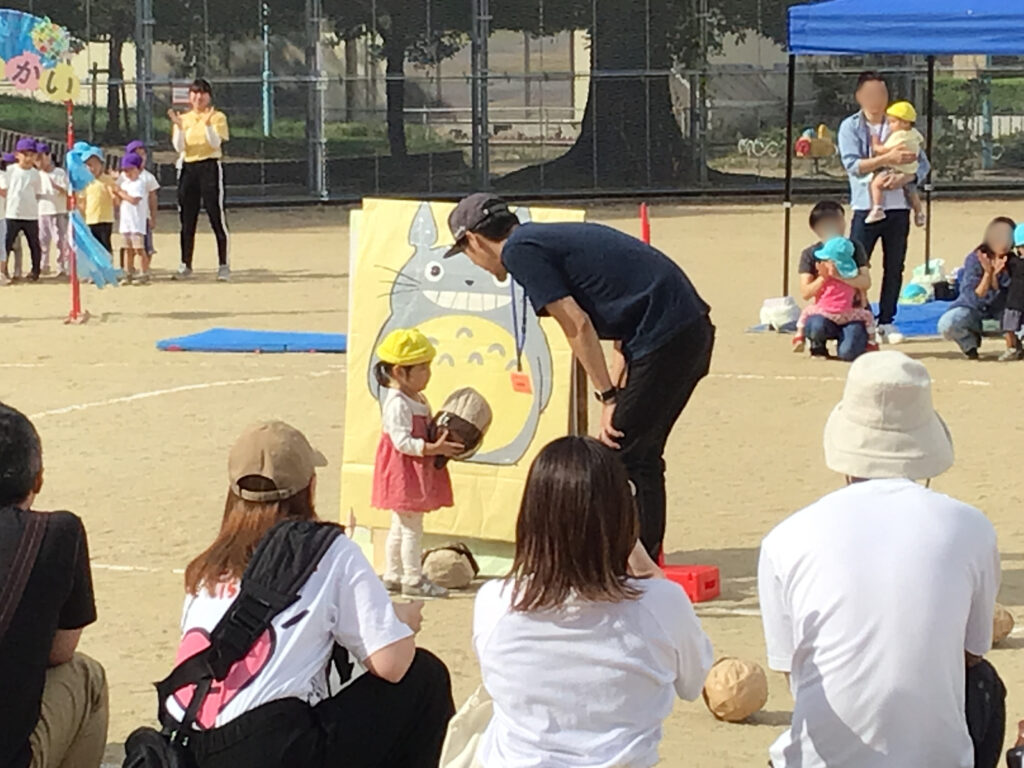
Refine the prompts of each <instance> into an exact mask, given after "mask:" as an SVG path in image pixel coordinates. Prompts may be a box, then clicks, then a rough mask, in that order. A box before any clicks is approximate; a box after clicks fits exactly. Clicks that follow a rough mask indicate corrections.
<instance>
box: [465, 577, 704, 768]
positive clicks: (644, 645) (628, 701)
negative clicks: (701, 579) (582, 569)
mask: <svg viewBox="0 0 1024 768" xmlns="http://www.w3.org/2000/svg"><path fill="white" fill-rule="evenodd" d="M631 583H632V584H633V585H634V586H636V587H638V588H639V589H640V590H641V596H640V597H639V598H638V599H636V600H626V601H623V602H620V603H595V602H583V601H579V602H571V603H569V604H568V605H566V606H565V607H563V609H562V610H560V611H558V612H554V611H543V612H530V613H521V612H513V611H512V610H511V607H510V600H511V591H512V589H511V585H508V584H507V583H506V582H504V581H491V582H488V583H487V584H485V585H484V586H483V587H482V588H481V589H480V592H479V594H478V595H477V598H476V608H475V610H474V614H473V645H474V647H475V649H476V655H477V657H478V658H479V660H480V671H481V674H482V676H483V682H484V686H485V687H486V689H487V691H488V692H489V693H490V694H491V697H492V698H493V699H494V716H493V718H492V719H491V722H490V725H489V726H488V727H487V730H486V731H485V732H484V735H483V738H482V739H481V742H480V747H479V750H478V752H477V759H478V760H479V761H480V764H481V765H482V766H484V768H527V766H530V767H533V766H538V767H539V766H544V768H570V767H572V768H579V767H582V766H586V768H612V766H614V767H615V768H648V766H652V765H655V764H656V763H657V762H658V744H659V742H660V741H661V724H662V721H663V720H664V719H665V718H666V717H668V715H669V714H670V713H671V712H672V704H673V702H674V701H675V697H676V696H679V697H681V698H683V699H687V700H690V701H692V700H693V699H696V698H697V697H698V696H699V695H700V693H701V690H702V689H703V687H704V679H705V678H706V677H707V673H708V670H709V669H710V668H711V663H712V651H711V642H710V641H709V640H708V638H707V635H705V634H704V630H703V629H701V626H700V621H699V620H698V619H697V616H696V614H695V613H694V612H693V606H692V605H690V601H689V599H688V598H687V597H686V593H685V592H683V589H682V587H680V586H679V585H678V584H674V583H672V582H671V581H667V580H665V579H650V580H635V581H632V582H631Z"/></svg>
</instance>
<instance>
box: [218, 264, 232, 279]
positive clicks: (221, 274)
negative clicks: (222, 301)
mask: <svg viewBox="0 0 1024 768" xmlns="http://www.w3.org/2000/svg"><path fill="white" fill-rule="evenodd" d="M217 279H218V280H219V281H220V282H222V283H227V282H230V281H231V267H229V266H228V265H227V264H222V265H221V266H219V267H217Z"/></svg>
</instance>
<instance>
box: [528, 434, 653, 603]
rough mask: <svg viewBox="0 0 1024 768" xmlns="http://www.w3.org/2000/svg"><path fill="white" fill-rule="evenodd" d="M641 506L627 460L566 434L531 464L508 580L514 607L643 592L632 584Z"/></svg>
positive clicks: (615, 599) (629, 596) (616, 597)
mask: <svg viewBox="0 0 1024 768" xmlns="http://www.w3.org/2000/svg"><path fill="white" fill-rule="evenodd" d="M637 531H638V522H637V515H636V505H635V502H634V501H633V495H632V493H630V489H629V480H628V478H627V477H626V470H625V468H624V467H623V465H622V462H621V461H620V460H619V459H618V457H617V456H615V455H614V454H613V453H612V452H611V450H609V449H608V448H606V447H604V446H603V445H601V444H600V443H599V442H597V441H596V440H593V439H591V438H589V437H562V438H559V439H558V440H555V441H554V442H552V443H549V444H548V445H547V446H545V447H544V448H543V450H541V452H540V453H539V454H538V455H537V458H536V459H534V461H533V465H532V466H531V467H530V474H529V476H528V477H527V479H526V489H525V490H524V491H523V501H522V504H521V505H520V507H519V519H518V520H517V521H516V554H515V559H514V560H513V562H512V570H511V572H510V573H509V575H508V579H509V581H511V582H512V608H513V610H516V611H540V610H544V609H550V608H557V607H559V606H561V605H562V604H563V603H565V602H566V600H568V599H569V598H570V597H578V598H579V599H581V600H592V601H602V602H609V603H616V602H620V601H622V600H632V599H634V598H636V597H638V596H639V594H640V593H639V591H638V590H637V589H636V588H635V587H634V586H631V585H630V584H629V583H627V581H626V562H627V560H628V559H629V553H630V552H631V551H632V549H633V546H634V544H635V543H636V538H637Z"/></svg>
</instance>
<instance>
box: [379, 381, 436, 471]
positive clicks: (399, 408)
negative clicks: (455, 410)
mask: <svg viewBox="0 0 1024 768" xmlns="http://www.w3.org/2000/svg"><path fill="white" fill-rule="evenodd" d="M424 400H426V398H424ZM383 403H384V404H383V405H382V406H381V430H382V431H384V432H385V433H386V434H387V436H388V437H390V438H391V442H392V444H393V445H394V446H395V448H396V450H398V451H399V452H400V453H404V454H407V455H409V456H422V455H423V447H424V445H425V443H426V441H425V440H423V439H422V438H418V437H413V436H412V419H413V416H425V417H426V419H427V421H428V422H429V421H430V404H429V403H426V402H422V403H421V402H420V401H419V400H414V399H413V398H411V397H409V396H408V395H406V394H404V393H403V392H402V390H400V389H397V388H395V387H388V388H387V389H386V390H384V401H383Z"/></svg>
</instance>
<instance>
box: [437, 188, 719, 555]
mask: <svg viewBox="0 0 1024 768" xmlns="http://www.w3.org/2000/svg"><path fill="white" fill-rule="evenodd" d="M448 225H449V227H450V228H451V232H452V237H453V238H454V239H455V245H453V246H452V248H451V249H450V250H449V251H448V253H447V254H446V256H454V255H455V254H458V253H465V254H466V256H468V257H469V259H470V260H471V261H472V262H473V263H474V264H476V265H477V266H479V267H482V268H483V269H486V270H487V271H488V272H490V273H491V274H492V275H494V276H495V277H496V278H498V279H499V280H504V279H505V278H506V277H507V276H508V275H509V274H511V275H512V277H513V278H514V279H515V281H516V282H517V283H519V284H520V285H521V286H522V287H523V289H524V291H525V292H526V295H527V297H529V299H530V302H531V303H532V304H533V307H534V309H535V310H536V312H537V314H538V315H550V316H551V317H553V318H554V319H555V320H556V321H558V324H559V325H560V326H561V327H562V330H563V331H564V332H565V335H566V338H567V339H568V341H569V346H570V347H572V351H573V353H574V354H575V355H576V358H577V359H578V360H579V361H580V363H581V364H582V365H583V368H584V369H585V370H586V372H587V375H588V376H589V377H590V380H591V382H592V383H593V384H594V386H595V387H596V396H597V399H598V400H599V401H600V402H601V403H602V410H601V425H600V431H599V432H598V439H600V440H601V442H603V443H605V444H606V445H608V446H610V447H612V448H616V449H621V452H622V453H621V456H622V460H623V462H624V463H625V465H626V469H627V470H628V472H629V477H630V480H631V481H632V483H633V485H634V487H635V489H636V498H637V506H638V510H639V515H640V539H641V541H642V542H643V544H644V547H645V548H646V549H647V551H648V553H649V554H650V555H651V556H652V557H653V558H655V559H656V558H657V556H658V554H659V553H660V551H661V545H662V540H663V539H664V537H665V461H664V459H663V458H662V454H663V453H664V450H665V443H666V441H667V440H668V435H669V432H670V431H671V430H672V427H673V425H674V424H675V422H676V420H677V419H678V418H679V414H680V413H681V412H682V410H683V408H684V407H685V406H686V403H687V402H688V401H689V399H690V396H691V395H692V394H693V390H694V389H695V388H696V386H697V383H698V382H699V381H700V380H701V379H703V378H704V377H705V376H706V375H707V373H708V369H709V367H710V365H711V350H712V347H713V346H714V337H715V329H714V326H713V325H712V324H711V320H710V317H709V312H710V308H709V307H708V305H707V304H706V303H704V301H703V300H702V299H701V298H700V296H698V295H697V292H696V290H694V287H693V285H692V284H691V283H690V281H689V279H688V278H687V277H686V275H685V274H684V273H683V271H682V270H681V269H680V268H679V267H678V266H677V265H676V264H675V263H674V262H672V261H671V260H670V259H669V258H668V257H667V256H665V255H664V254H663V253H661V252H660V251H658V250H656V249H654V248H652V247H651V246H649V245H646V244H645V243H643V242H641V241H640V240H637V239H636V238H633V237H630V236H629V235H626V234H623V233H622V232H619V231H618V230H615V229H611V228H610V227H605V226H602V225H600V224H576V223H559V224H522V225H521V224H519V220H518V219H517V218H516V217H515V215H514V214H513V213H511V212H510V211H509V209H508V205H507V204H506V203H505V202H504V201H503V200H501V199H500V198H496V197H493V196H492V195H489V194H487V193H477V194H473V195H470V196H469V197H467V198H465V199H464V200H462V202H460V203H459V205H458V207H457V208H456V209H455V210H454V211H453V212H452V214H451V216H450V217H449V219H448ZM601 339H607V340H611V341H614V342H615V344H614V347H615V352H614V354H613V357H612V361H611V365H609V364H608V363H607V362H606V361H605V357H604V352H603V350H602V349H601V343H600V340H601Z"/></svg>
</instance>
